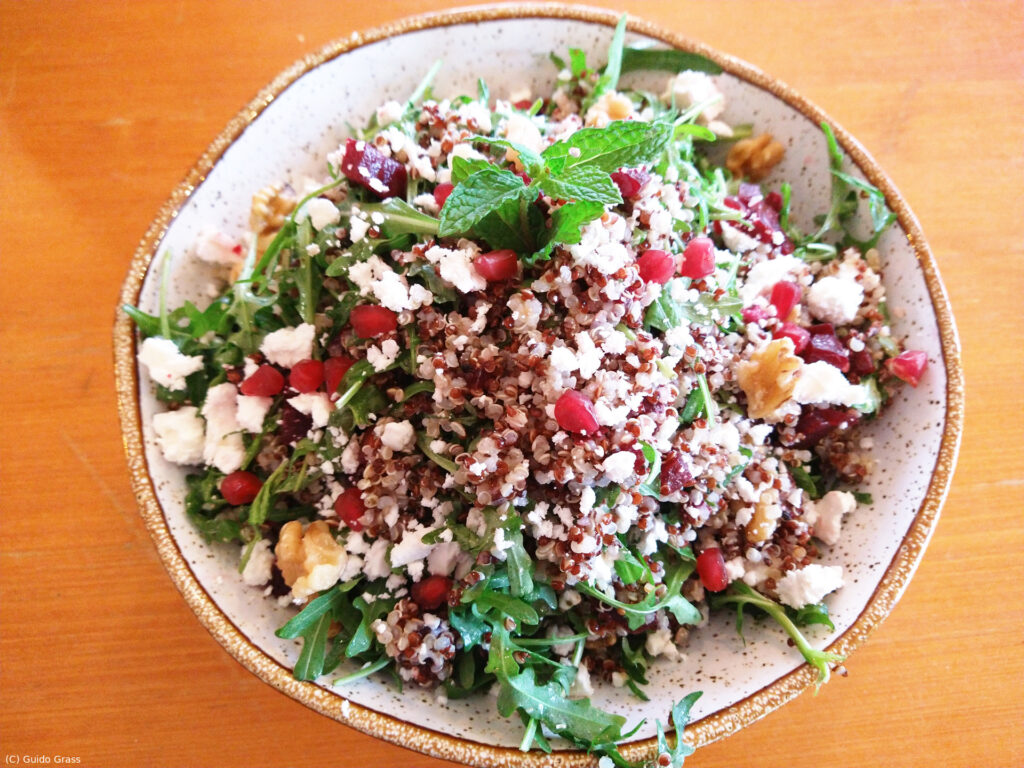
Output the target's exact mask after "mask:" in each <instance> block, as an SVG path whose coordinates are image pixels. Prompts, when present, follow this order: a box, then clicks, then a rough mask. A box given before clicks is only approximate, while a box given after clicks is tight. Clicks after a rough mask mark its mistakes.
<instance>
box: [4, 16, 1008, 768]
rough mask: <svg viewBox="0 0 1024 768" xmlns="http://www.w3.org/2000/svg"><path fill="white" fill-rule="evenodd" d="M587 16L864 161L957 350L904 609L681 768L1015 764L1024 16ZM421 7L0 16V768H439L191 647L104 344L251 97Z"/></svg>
mask: <svg viewBox="0 0 1024 768" xmlns="http://www.w3.org/2000/svg"><path fill="white" fill-rule="evenodd" d="M595 4H600V5H607V6H609V7H617V8H620V9H624V10H628V11H630V12H632V13H635V14H637V15H640V16H643V17H646V18H648V19H650V20H652V21H655V22H659V23H661V24H664V25H665V26H666V27H668V28H670V29H673V30H676V31H679V32H682V33H684V34H686V35H689V36H692V37H695V38H698V39H701V40H704V41H706V42H708V43H710V44H711V45H713V46H716V47H718V48H719V49H721V50H723V51H726V52H729V53H733V54H735V55H737V56H740V57H742V58H745V59H747V60H748V61H751V62H753V63H754V64H756V65H759V66H760V67H762V68H763V69H765V70H766V71H768V72H770V73H772V74H774V75H776V76H777V77H779V78H781V79H782V80H783V81H785V82H787V83H788V84H790V85H792V86H794V87H795V88H796V89H797V90H798V91H800V92H802V93H803V94H804V95H806V96H807V97H808V98H810V99H811V100H812V101H814V102H816V103H817V104H819V105H820V106H822V107H823V108H824V109H825V110H827V111H828V112H829V113H831V114H832V115H833V116H834V118H835V119H836V120H837V121H838V122H840V123H842V124H843V125H844V126H845V127H846V128H848V129H849V130H851V131H852V133H853V134H854V135H855V136H857V137H858V138H860V140H861V141H862V142H863V143H864V145H865V146H866V147H867V148H868V150H869V151H870V152H872V153H873V154H874V156H875V157H876V158H877V159H878V161H879V162H880V163H881V165H882V167H883V168H885V169H886V170H887V171H888V172H889V174H890V175H891V176H892V178H893V179H894V180H895V182H896V184H897V186H899V187H900V189H901V190H902V191H903V193H904V195H905V196H906V198H907V200H908V201H909V203H910V205H911V207H912V208H913V209H914V211H915V212H916V213H917V215H918V216H919V218H920V220H921V222H922V224H923V227H924V231H925V233H926V234H927V236H928V238H929V240H930V243H931V245H932V248H933V249H934V252H935V256H936V258H937V260H938V263H939V267H940V269H941V272H942V275H943V278H944V279H945V283H946V286H947V288H948V290H949V294H950V296H951V299H952V304H953V309H954V312H955V315H956V319H957V321H958V323H959V327H960V333H961V338H962V341H963V358H964V363H965V367H966V381H967V422H966V429H965V434H964V441H963V447H962V451H961V458H960V462H959V467H958V469H957V472H956V477H955V480H954V484H953V489H952V492H951V493H950V496H949V500H948V502H947V504H946V507H945V511H944V512H943V515H942V519H941V521H940V523H939V526H938V529H937V531H936V534H935V537H934V539H933V541H932V543H931V546H930V548H929V550H928V552H927V554H926V555H925V558H924V561H923V563H922V565H921V567H920V569H919V571H918V573H917V575H916V576H915V578H914V580H913V581H912V583H911V584H910V587H909V589H908V591H907V593H906V595H905V596H904V598H903V600H902V601H901V603H900V604H899V605H898V606H897V608H896V610H895V611H894V612H893V614H892V615H891V617H890V618H889V619H888V620H887V621H886V622H885V623H884V624H883V625H882V626H881V627H880V628H879V629H878V630H877V631H876V632H875V633H874V635H873V636H872V637H871V639H870V640H869V641H868V643H867V644H866V645H865V646H864V647H862V648H861V649H859V650H858V651H857V652H856V653H855V654H854V655H853V657H852V658H851V660H850V661H849V663H848V665H847V666H848V669H849V671H850V675H849V677H847V678H845V679H841V678H840V679H836V680H835V681H834V682H832V683H830V684H829V685H828V686H826V688H825V689H823V691H822V692H821V694H820V695H818V696H817V697H813V696H811V695H810V694H805V695H803V696H801V697H799V698H798V699H797V700H796V701H794V702H793V703H791V704H789V705H787V706H785V707H784V708H782V709H781V710H779V711H777V712H775V713H773V714H771V715H769V716H768V717H767V718H765V719H764V720H762V721H760V722H758V723H757V724H755V725H753V726H751V727H749V728H747V729H746V730H744V731H742V732H741V733H739V734H738V735H736V736H733V737H731V738H729V739H726V740H725V741H723V742H719V743H717V744H714V745H711V746H709V747H707V748H705V749H703V750H701V751H700V752H698V753H697V754H696V755H695V756H694V757H693V758H692V759H691V760H690V761H688V762H687V765H694V766H703V767H704V768H712V767H714V766H722V767H724V766H731V767H735V766H788V767H796V766H816V767H820V766H884V765H893V766H940V765H941V766H1021V765H1024V704H1022V701H1021V695H1022V688H1024V598H1022V596H1021V595H1022V591H1024V567H1022V564H1021V563H1022V554H1024V519H1022V512H1024V504H1022V503H1021V494H1022V492H1024V419H1022V417H1021V402H1022V394H1021V393H1022V388H1024V351H1022V350H1024V344H1022V343H1021V340H1020V338H1021V331H1020V329H1021V327H1022V324H1024V302H1022V299H1021V297H1022V294H1024V261H1022V259H1024V204H1022V203H1024V196H1022V191H1021V190H1022V181H1024V121H1022V118H1024V5H1022V4H1021V3H1020V2H1016V1H1015V2H999V3H997V2H992V3H989V2H972V3H964V2H920V3H918V2H907V3H889V2H886V3H879V2H861V3H849V2H845V1H843V0H835V1H834V2H809V3H785V4H782V3H778V4H777V3H771V2H754V1H752V0H735V1H734V2H729V3H718V2H661V1H656V0H649V1H648V2H621V3H618V4H612V3H604V2H601V3H598V2H597V0H595ZM447 6H448V4H446V3H443V2H428V1H427V0H421V1H419V2H397V1H395V0H377V2H369V3H362V2H360V3H356V2H338V1H336V0H335V1H332V0H317V1H316V2H295V3H288V4H269V3H268V4H263V3H247V2H199V1H195V0H189V1H187V2H186V1H184V0H183V1H182V2H155V1H154V0H145V1H142V0H139V1H136V2H130V3H122V2H61V3H49V4H45V3H28V2H24V3H22V2H2V3H0V270H2V277H0V360H2V371H3V376H2V382H3V385H2V387H0V398H2V400H0V402H2V406H0V414H2V419H0V473H2V474H0V510H2V511H0V585H2V586H0V760H2V761H3V762H4V764H15V763H17V762H18V761H19V760H20V761H21V764H28V760H30V759H31V758H33V757H48V758H49V759H50V761H51V763H50V764H57V758H58V757H65V756H66V757H72V758H74V757H77V758H79V761H78V764H79V765H83V766H156V765H161V766H173V767H177V766H317V768H324V767H326V766H367V767H370V766H414V767H415V766H423V767H427V766H430V767H431V768H433V767H435V766H436V767H440V766H443V765H447V764H446V763H442V762H441V761H438V760H433V759H431V758H428V757H424V756H421V755H418V754H415V753H412V752H408V751H406V750H404V749H402V748H400V747H397V746H392V745H389V744H385V743H382V742H378V741H376V740H374V739H372V738H370V737H368V736H364V735H363V734H360V733H358V732H356V731H354V730H351V729H349V728H347V727H345V726H342V725H340V724H337V723H335V722H333V721H331V720H328V719H326V718H324V717H322V716H320V715H317V714H315V713H313V712H312V711H310V710H308V709H306V708H305V707H303V706H302V705H300V704H298V703H296V702H294V701H292V700H291V699H289V698H287V697H285V696H284V695H282V694H280V693H278V692H276V691H275V690H273V689H271V688H270V687H268V686H266V685H264V684H263V683H262V682H260V681H259V680H258V679H257V678H255V677H254V676H253V675H251V674H250V673H249V672H247V671H246V670H245V669H243V668H242V667H241V666H240V665H239V664H238V663H236V662H235V661H234V660H233V659H232V658H231V657H230V656H229V655H228V654H227V653H225V652H224V651H223V650H221V648H220V647H219V646H218V645H217V644H216V643H215V642H214V641H213V639H212V638H211V637H210V636H209V635H208V634H207V632H206V631H205V630H204V629H203V628H202V627H201V626H200V625H199V623H198V622H197V621H196V619H195V617H194V616H193V615H192V613H191V611H190V610H189V609H188V608H187V606H186V605H185V603H184V601H183V600H182V599H181V597H180V596H179V595H178V593H177V592H176V591H175V589H174V587H173V586H172V584H171V582H170V580H169V579H168V577H167V575H166V574H165V572H164V570H163V568H162V566H161V564H160V562H159V560H158V558H157V555H156V551H155V549H154V547H153V545H152V544H151V542H150V539H149V536H148V535H147V533H146V530H145V529H144V527H143V524H142V521H141V519H140V518H139V516H138V514H137V512H136V507H135V500H134V498H133V495H132V492H131V489H130V487H129V482H128V475H127V471H126V468H125V462H124V457H123V454H122V449H121V440H120V427H119V424H118V421H117V414H116V410H115V399H114V382H113V372H112V362H111V334H110V331H111V325H112V322H113V318H114V306H115V303H116V300H117V296H118V291H119V288H120V284H121V281H122V279H123V277H124V273H125V270H126V268H127V266H128V263H129V260H130V257H131V254H132V252H133V250H134V248H135V245H136V243H137V242H138V240H139V238H140V237H141V236H142V234H143V232H144V231H145V229H146V227H147V226H148V224H149V221H150V220H151V218H152V217H153V215H154V214H155V213H156V211H157V209H158V208H159V206H160V205H161V203H162V202H163V200H164V199H165V198H166V196H167V195H168V194H169V193H170V191H171V189H172V188H173V187H174V185H175V184H176V183H177V182H178V180H179V179H180V178H181V177H182V176H183V175H184V174H185V173H186V171H187V170H188V169H189V168H190V167H191V165H192V164H193V162H194V161H195V159H196V158H197V157H198V156H199V154H200V153H201V152H202V151H203V150H204V149H205V147H206V146H207V144H208V142H209V141H210V140H212V138H213V137H214V136H215V135H216V134H217V133H218V132H219V131H220V130H221V129H222V128H223V126H224V125H225V124H226V123H227V121H228V120H229V119H230V118H231V117H232V116H233V115H234V114H235V113H236V111H237V110H239V109H240V108H241V107H242V105H244V104H245V103H246V102H247V101H248V100H249V99H250V98H251V97H252V96H253V95H254V94H255V93H256V91H257V90H259V89H260V88H261V87H262V86H263V85H264V84H265V83H267V82H268V81H269V80H270V79H271V78H272V77H273V76H274V75H276V74H277V73H278V72H279V71H280V70H282V69H283V68H284V67H286V66H287V65H289V64H291V63H292V62H293V61H295V60H296V59H298V58H300V57H301V56H302V55H304V54H306V53H309V52H311V51H314V50H315V49H317V48H318V47H319V46H320V45H322V44H324V43H326V42H327V41H329V40H331V39H333V38H337V37H342V36H345V35H347V34H349V33H350V32H351V31H353V30H356V29H360V28H365V27H369V26H373V25H375V24H379V23H382V22H384V21H388V20H391V19H395V18H398V17H400V16H403V15H408V14H412V13H417V12H421V11H426V10H434V9H439V8H443V7H447ZM452 60H454V58H453V59H452Z"/></svg>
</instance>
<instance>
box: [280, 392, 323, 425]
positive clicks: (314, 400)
mask: <svg viewBox="0 0 1024 768" xmlns="http://www.w3.org/2000/svg"><path fill="white" fill-rule="evenodd" d="M288 405H290V406H291V407H292V408H294V409H295V410H296V411H298V412H299V413H304V414H306V415H307V416H309V417H310V418H311V419H313V428H314V429H322V428H323V427H326V426H327V422H328V421H329V420H330V418H331V411H333V410H334V403H332V402H331V398H330V396H329V395H328V394H327V393H326V392H307V393H304V394H301V395H295V397H290V398H288Z"/></svg>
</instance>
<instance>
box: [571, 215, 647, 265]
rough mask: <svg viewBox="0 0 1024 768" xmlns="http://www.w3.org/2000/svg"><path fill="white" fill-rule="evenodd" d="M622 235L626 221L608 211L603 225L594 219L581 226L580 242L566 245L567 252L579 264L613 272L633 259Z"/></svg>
mask: <svg viewBox="0 0 1024 768" xmlns="http://www.w3.org/2000/svg"><path fill="white" fill-rule="evenodd" d="M625 237H626V220H625V219H623V218H622V217H621V216H616V215H615V214H610V215H609V220H608V223H607V224H606V223H605V222H602V221H601V219H594V220H593V221H592V222H590V223H589V224H587V225H586V226H585V227H583V230H582V232H581V234H580V241H579V242H578V243H577V244H575V245H571V246H569V252H570V253H571V254H572V257H573V261H575V262H576V264H578V265H579V266H581V267H593V268H594V269H596V270H597V271H598V272H600V273H601V274H603V275H613V274H615V273H616V272H618V271H619V270H620V269H622V268H623V267H624V266H626V265H627V264H628V263H629V262H630V261H632V259H633V257H632V256H631V255H630V252H629V249H628V248H626V246H625V244H624V242H623V241H624V238H625Z"/></svg>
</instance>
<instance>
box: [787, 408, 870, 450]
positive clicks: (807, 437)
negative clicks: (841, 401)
mask: <svg viewBox="0 0 1024 768" xmlns="http://www.w3.org/2000/svg"><path fill="white" fill-rule="evenodd" d="M859 418H860V415H859V414H858V413H857V412H856V411H853V410H849V411H848V410H842V409H839V408H805V409H804V412H803V413H801V414H800V420H799V421H798V422H797V423H796V431H797V432H799V433H800V434H801V435H803V437H802V439H801V440H800V441H799V442H798V443H797V444H796V446H795V447H797V448H811V447H813V446H815V445H817V444H818V443H820V442H821V440H822V439H823V438H824V437H825V436H827V435H828V434H830V433H831V432H833V431H834V430H836V429H839V428H840V427H850V426H853V425H854V424H855V423H857V420H858V419H859Z"/></svg>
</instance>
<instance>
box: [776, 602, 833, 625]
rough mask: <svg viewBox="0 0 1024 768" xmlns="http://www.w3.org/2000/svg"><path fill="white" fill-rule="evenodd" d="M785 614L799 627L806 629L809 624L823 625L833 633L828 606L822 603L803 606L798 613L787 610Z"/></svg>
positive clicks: (790, 609)
mask: <svg viewBox="0 0 1024 768" xmlns="http://www.w3.org/2000/svg"><path fill="white" fill-rule="evenodd" d="M786 613H787V614H788V615H789V617H790V618H791V619H793V621H795V622H796V623H797V624H799V625H800V626H801V627H807V626H810V625H811V624H824V625H825V626H826V627H828V628H829V629H831V630H833V631H835V628H836V625H835V624H833V623H832V617H831V616H829V615H828V606H827V605H825V604H824V603H813V604H811V605H805V606H804V607H803V608H801V609H800V610H798V611H797V610H793V609H792V608H787V609H786Z"/></svg>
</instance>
